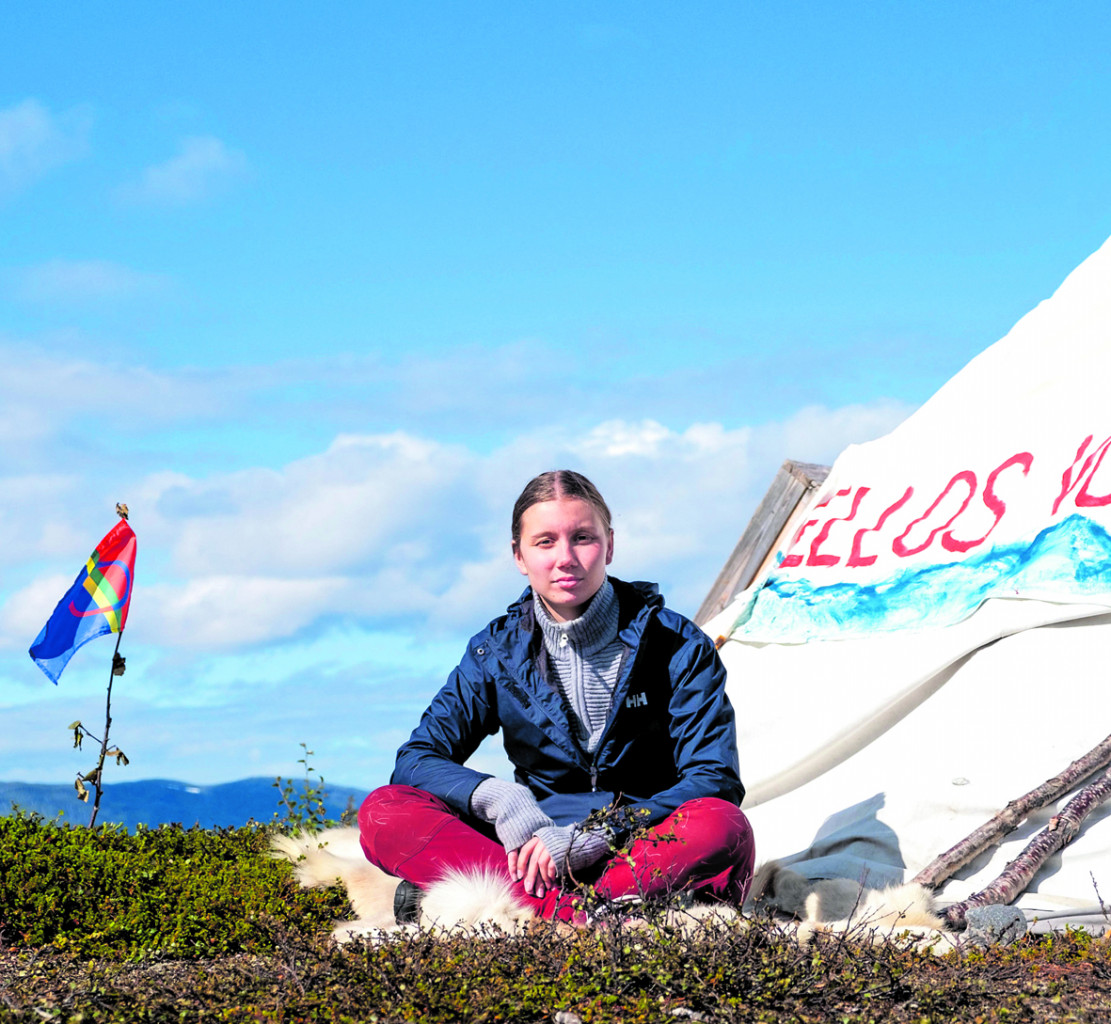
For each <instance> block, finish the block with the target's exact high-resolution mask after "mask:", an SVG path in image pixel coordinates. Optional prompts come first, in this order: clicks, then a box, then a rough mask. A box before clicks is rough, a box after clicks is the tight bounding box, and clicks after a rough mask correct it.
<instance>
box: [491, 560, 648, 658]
mask: <svg viewBox="0 0 1111 1024" xmlns="http://www.w3.org/2000/svg"><path fill="white" fill-rule="evenodd" d="M609 580H610V582H611V583H612V584H613V589H614V592H615V593H616V594H617V607H618V614H617V636H618V639H620V640H621V642H622V643H624V644H626V645H627V646H629V647H636V646H637V644H638V643H639V642H640V638H641V636H642V635H643V633H644V629H645V627H646V626H647V624H648V622H649V620H650V619H651V618H653V617H654V616H655V615H656V613H657V612H658V611H659V610H660V609H661V608H663V606H664V599H663V598H662V597H661V596H660V589H659V587H658V586H656V584H655V583H646V582H644V581H641V580H638V581H636V582H633V583H626V582H625V581H624V580H619V579H617V578H616V577H614V576H610V577H609ZM506 612H507V614H506V616H505V620H504V621H505V627H504V629H501V630H497V631H496V632H495V634H494V641H495V642H496V643H497V645H498V646H499V647H500V648H501V649H502V651H503V653H504V654H505V655H507V656H508V657H509V660H510V661H511V662H513V663H517V664H519V663H520V662H521V661H524V660H527V659H528V658H529V657H530V656H535V655H536V654H537V653H538V651H539V648H540V647H541V646H542V645H543V639H542V638H541V636H540V630H539V629H538V628H537V624H536V615H535V613H534V612H533V607H532V587H525V590H524V592H523V593H522V594H521V596H520V597H519V598H518V599H517V600H516V601H514V602H513V604H511V605H510V606H509V608H508V609H506Z"/></svg>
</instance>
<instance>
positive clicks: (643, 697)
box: [625, 690, 648, 708]
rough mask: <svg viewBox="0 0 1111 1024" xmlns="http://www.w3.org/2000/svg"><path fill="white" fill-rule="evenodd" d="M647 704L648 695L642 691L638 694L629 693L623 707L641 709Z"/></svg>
mask: <svg viewBox="0 0 1111 1024" xmlns="http://www.w3.org/2000/svg"><path fill="white" fill-rule="evenodd" d="M647 703H648V694H646V693H645V692H644V691H643V690H642V691H641V692H640V693H631V694H629V696H628V697H626V698H625V707H627V708H642V707H644V706H645V705H646V704H647Z"/></svg>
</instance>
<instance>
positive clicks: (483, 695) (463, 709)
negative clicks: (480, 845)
mask: <svg viewBox="0 0 1111 1024" xmlns="http://www.w3.org/2000/svg"><path fill="white" fill-rule="evenodd" d="M488 650H489V646H488V644H486V643H484V642H483V634H479V636H477V637H474V638H473V639H472V640H471V642H470V644H468V646H467V651H466V653H465V654H464V656H463V660H462V661H461V662H460V663H459V666H458V667H457V668H456V669H455V671H454V672H452V674H451V675H450V676H449V677H448V680H447V682H446V683H445V684H444V685H443V687H442V688H441V689H440V692H439V693H437V694H436V696H435V697H434V698H433V699H432V703H431V704H430V705H429V706H428V709H427V710H426V711H425V712H424V714H423V715H422V716H421V720H420V722H419V724H418V725H417V727H416V728H415V729H414V730H413V734H412V735H411V736H410V737H409V739H408V740H407V741H406V742H405V743H403V744H402V745H401V748H400V749H399V750H398V752H397V761H396V763H395V764H394V770H393V774H392V775H391V776H390V782H392V783H396V784H400V785H407V786H415V787H416V788H418V789H423V790H425V791H426V792H428V793H431V794H433V796H438V797H439V798H440V799H441V800H443V801H444V803H446V804H447V805H448V806H449V807H450V808H451V809H452V810H453V811H455V812H456V813H457V814H469V813H470V812H471V807H470V801H471V794H472V793H473V792H474V790H475V788H476V787H477V786H478V784H479V783H480V782H482V780H483V779H488V778H492V776H490V775H488V774H486V773H483V772H477V771H475V770H474V769H473V768H467V767H466V766H465V764H464V762H465V761H466V760H467V758H469V757H470V756H471V754H473V753H474V752H475V750H477V749H478V745H479V744H480V743H481V742H482V741H483V740H484V739H485V738H486V737H487V736H492V735H493V734H494V733H495V732H497V730H498V720H497V711H496V702H495V701H494V699H493V692H492V687H493V683H492V681H491V680H490V678H489V677H488V675H487V673H486V671H485V669H484V664H485V658H486V656H487V652H488Z"/></svg>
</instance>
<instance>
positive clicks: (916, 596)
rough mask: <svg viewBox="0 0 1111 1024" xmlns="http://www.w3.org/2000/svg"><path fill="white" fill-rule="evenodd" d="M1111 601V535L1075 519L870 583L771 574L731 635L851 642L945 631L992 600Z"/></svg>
mask: <svg viewBox="0 0 1111 1024" xmlns="http://www.w3.org/2000/svg"><path fill="white" fill-rule="evenodd" d="M1006 597H1011V598H1019V597H1021V598H1034V599H1038V600H1048V601H1054V600H1056V601H1072V602H1075V601H1091V602H1092V603H1100V601H1102V600H1107V601H1108V603H1109V604H1111V534H1109V533H1108V532H1107V531H1106V530H1105V529H1104V528H1103V527H1102V526H1100V525H1099V524H1098V523H1096V522H1093V521H1092V520H1091V519H1089V518H1088V517H1087V516H1082V515H1071V516H1069V517H1068V518H1067V519H1064V520H1062V521H1061V522H1059V523H1056V524H1054V525H1053V526H1049V527H1046V529H1044V530H1042V531H1041V532H1040V533H1038V535H1037V536H1036V537H1034V539H1033V540H1031V541H1029V542H1019V543H1015V544H1009V545H1004V546H1001V547H995V548H992V549H990V550H989V551H987V552H985V553H984V554H982V555H973V556H971V557H969V558H966V559H964V560H963V561H960V562H952V563H949V564H946V565H936V564H935V565H929V566H926V567H923V568H916V569H908V570H906V571H905V572H903V573H900V574H899V575H897V576H893V577H891V578H889V579H887V580H884V581H882V582H878V583H871V584H868V585H859V584H853V583H837V584H832V585H828V586H816V585H814V584H813V583H812V582H811V581H809V580H805V579H796V578H790V577H786V576H776V575H774V574H773V575H772V576H770V577H769V578H768V580H767V582H766V583H765V585H764V586H763V587H762V588H761V589H760V590H758V591H756V593H755V595H754V600H753V601H752V603H751V604H750V605H749V607H748V608H747V609H745V610H744V611H743V612H742V613H741V615H740V616H739V617H738V619H737V621H736V623H735V625H734V627H733V631H732V634H731V635H732V636H734V637H735V638H736V639H738V640H744V639H753V640H757V641H769V642H778V643H802V642H804V641H807V640H814V639H848V638H850V637H859V636H866V635H868V634H870V633H875V632H877V631H883V632H887V631H891V630H898V629H916V628H925V627H933V626H946V625H951V624H952V623H954V622H959V621H960V620H961V619H964V618H967V617H968V616H969V615H971V614H972V613H973V612H974V611H975V610H976V609H977V608H978V607H979V606H980V605H981V604H982V603H983V602H984V601H986V600H988V599H989V598H1006Z"/></svg>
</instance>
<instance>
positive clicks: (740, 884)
mask: <svg viewBox="0 0 1111 1024" xmlns="http://www.w3.org/2000/svg"><path fill="white" fill-rule="evenodd" d="M359 833H360V836H361V838H362V847H363V852H364V853H365V854H366V856H367V860H369V861H370V862H371V863H372V864H376V865H377V866H378V867H380V868H381V869H382V870H383V871H386V872H388V873H389V874H391V875H394V876H396V877H397V878H404V879H406V880H407V881H410V882H412V883H413V884H414V885H417V886H419V887H421V888H424V887H426V886H428V885H430V884H431V883H432V882H435V881H437V880H438V879H439V878H441V877H442V876H443V875H444V874H445V872H447V871H449V870H453V869H454V870H471V869H474V868H482V869H484V870H486V871H489V872H491V873H497V874H501V875H504V876H505V877H506V878H507V879H508V878H509V867H508V865H507V863H506V850H505V848H504V847H503V846H502V845H501V844H500V843H499V842H498V841H497V839H496V838H494V837H493V832H492V829H490V827H489V826H487V825H485V823H483V822H479V821H477V820H475V819H467V820H464V819H462V818H459V817H458V816H457V815H456V814H455V813H454V812H453V811H452V810H451V809H450V808H449V807H448V806H447V804H445V803H444V802H443V801H442V800H440V799H439V797H435V796H433V795H432V794H431V793H426V792H425V791H424V790H422V789H415V788H414V787H412V786H382V787H381V788H380V789H376V790H375V791H374V792H373V793H371V794H370V796H368V797H367V798H366V800H364V801H363V805H362V807H361V808H360V809H359ZM755 858H756V849H755V845H754V843H753V839H752V827H751V826H750V825H749V823H748V819H747V818H746V817H745V815H744V812H742V811H741V809H740V808H739V807H735V806H734V805H733V804H731V803H728V802H727V801H725V800H719V799H717V798H716V797H701V798H699V799H695V800H688V801H687V802H686V803H684V804H682V805H681V806H680V807H679V808H678V809H677V810H675V811H674V812H673V813H672V814H670V815H669V816H668V817H667V818H665V819H664V820H663V821H661V822H660V823H659V824H657V825H654V826H653V827H652V828H650V829H649V830H648V831H647V834H646V835H645V836H643V837H642V838H639V839H637V840H636V841H635V842H634V843H633V845H632V847H631V848H630V849H629V855H628V856H627V857H614V858H612V859H609V860H603V861H602V862H601V863H600V864H598V865H595V866H594V867H593V868H592V869H590V870H589V871H584V872H578V873H577V875H578V876H579V877H580V878H581V879H582V880H585V881H589V882H591V883H592V884H593V886H594V889H595V891H596V892H598V893H599V894H600V895H602V896H605V897H607V898H609V899H615V898H617V897H619V896H627V895H632V894H635V895H638V896H642V897H651V896H659V895H662V894H664V893H668V892H674V891H677V890H682V889H687V890H691V891H693V892H697V893H700V894H703V895H705V896H708V897H710V898H711V899H715V898H716V899H720V900H725V901H728V902H730V903H734V904H736V905H738V906H739V905H740V904H741V903H743V902H744V898H745V895H746V894H747V892H748V887H749V884H750V883H751V881H752V869H753V863H754V861H755ZM511 881H512V880H511ZM512 885H513V887H514V889H515V895H516V897H517V898H518V899H519V901H520V902H522V903H524V904H525V905H530V906H532V908H533V911H534V913H535V914H536V916H537V917H541V918H553V917H554V918H559V919H560V920H565V921H569V920H572V919H573V917H574V914H575V907H574V905H573V904H574V902H575V901H574V900H573V898H572V897H571V896H569V895H567V894H565V893H563V892H561V891H560V890H559V889H551V890H549V891H548V892H547V893H545V895H544V896H542V897H536V896H530V895H529V894H528V893H526V892H525V890H524V885H523V884H522V883H521V882H519V881H512Z"/></svg>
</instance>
